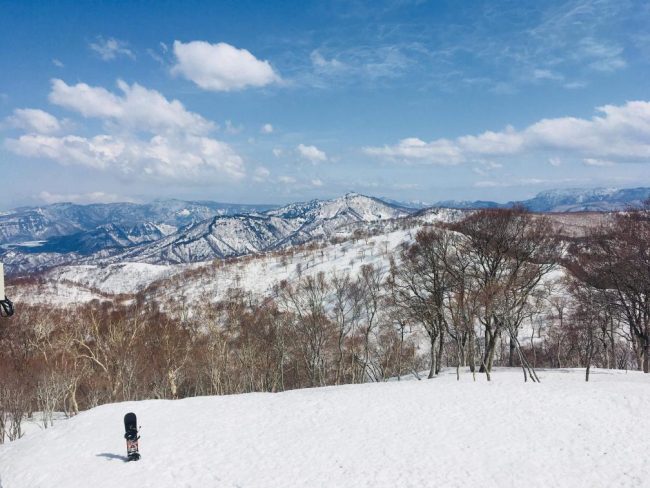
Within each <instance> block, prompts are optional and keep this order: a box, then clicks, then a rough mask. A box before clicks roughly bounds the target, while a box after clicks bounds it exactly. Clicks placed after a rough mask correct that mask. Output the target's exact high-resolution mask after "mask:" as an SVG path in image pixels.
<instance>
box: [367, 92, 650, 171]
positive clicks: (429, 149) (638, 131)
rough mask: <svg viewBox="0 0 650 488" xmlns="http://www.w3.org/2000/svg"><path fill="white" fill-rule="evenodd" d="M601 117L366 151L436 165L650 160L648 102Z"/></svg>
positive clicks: (611, 109)
mask: <svg viewBox="0 0 650 488" xmlns="http://www.w3.org/2000/svg"><path fill="white" fill-rule="evenodd" d="M597 113H598V115H596V116H594V117H592V118H591V119H581V118H576V117H559V118H553V119H542V120H540V121H539V122H536V123H534V124H532V125H530V126H528V127H526V128H525V129H523V130H520V131H517V130H515V129H514V128H513V127H507V128H506V129H504V130H503V131H499V132H492V131H486V132H483V133H482V134H479V135H466V136H462V137H458V138H456V139H436V140H434V141H431V142H425V141H423V140H421V139H419V138H415V137H412V138H407V139H402V140H401V141H399V142H398V143H397V144H395V145H392V146H391V145H385V146H381V147H365V148H363V151H364V152H365V153H366V154H368V155H371V156H375V157H380V158H384V159H387V160H391V161H396V162H402V163H409V164H413V163H422V164H435V165H455V164H460V163H464V162H473V161H483V160H485V159H490V158H501V157H508V156H515V155H521V154H535V153H549V154H556V153H557V154H559V155H566V154H569V155H571V156H574V157H579V158H583V160H584V161H585V163H586V164H588V165H589V164H590V165H594V163H593V161H605V160H606V161H608V162H609V161H616V162H650V102H646V101H632V102H627V103H626V104H624V105H620V106H617V105H605V106H602V107H598V108H597ZM556 160H557V159H554V161H556Z"/></svg>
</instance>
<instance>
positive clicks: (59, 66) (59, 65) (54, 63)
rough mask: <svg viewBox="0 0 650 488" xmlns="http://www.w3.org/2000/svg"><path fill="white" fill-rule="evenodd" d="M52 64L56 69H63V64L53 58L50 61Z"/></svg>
mask: <svg viewBox="0 0 650 488" xmlns="http://www.w3.org/2000/svg"><path fill="white" fill-rule="evenodd" d="M52 64H53V65H54V66H56V67H57V68H63V67H65V64H63V63H62V62H61V61H60V60H58V59H56V58H53V59H52Z"/></svg>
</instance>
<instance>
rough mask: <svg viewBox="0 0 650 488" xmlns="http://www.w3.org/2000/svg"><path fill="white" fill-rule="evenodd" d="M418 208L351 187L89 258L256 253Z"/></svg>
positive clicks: (184, 259) (157, 259) (182, 259)
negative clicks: (324, 197) (333, 194)
mask: <svg viewBox="0 0 650 488" xmlns="http://www.w3.org/2000/svg"><path fill="white" fill-rule="evenodd" d="M411 212H412V210H410V209H406V208H403V207H397V206H394V205H389V204H386V203H384V202H382V201H381V200H377V199H375V198H372V197H366V196H363V195H358V194H356V193H350V194H347V195H345V196H344V197H341V198H337V199H334V200H324V201H321V200H313V201H311V202H306V203H297V204H292V205H288V206H286V207H283V208H281V209H277V210H271V211H268V212H265V213H263V214H246V215H234V216H219V217H214V218H212V219H209V220H206V221H203V222H199V223H198V224H195V225H193V226H191V227H188V228H184V229H182V230H181V231H179V232H177V233H175V234H172V235H170V236H168V237H166V238H164V239H161V240H159V241H156V242H153V243H150V244H144V245H140V246H135V247H133V248H131V249H129V250H127V251H125V252H124V253H120V254H117V255H115V256H111V257H109V258H102V259H99V260H98V259H96V258H91V259H87V260H86V261H85V262H87V263H101V264H109V263H117V262H124V261H137V262H145V263H154V264H160V263H191V262H198V261H205V260H208V259H213V258H224V257H232V256H242V255H246V254H255V253H259V252H261V251H267V250H272V249H279V248H283V247H288V246H292V245H296V244H302V243H305V242H307V241H309V240H312V239H316V238H321V237H328V236H330V235H332V234H333V233H334V232H335V231H336V230H337V229H340V228H341V227H342V226H345V225H349V224H354V223H359V222H374V221H384V220H390V219H396V218H400V217H406V216H408V215H409V214H410V213H411Z"/></svg>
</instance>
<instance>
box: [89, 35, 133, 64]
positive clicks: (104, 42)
mask: <svg viewBox="0 0 650 488" xmlns="http://www.w3.org/2000/svg"><path fill="white" fill-rule="evenodd" d="M127 46H128V44H127V43H126V42H124V41H120V40H117V39H114V38H112V37H109V38H108V39H104V38H103V37H102V36H98V37H97V40H96V42H91V43H90V44H89V45H88V47H90V49H91V50H92V51H94V52H95V53H96V54H97V55H99V57H100V58H101V59H103V60H104V61H111V60H113V59H115V58H117V57H118V56H126V57H128V58H131V59H135V54H133V51H131V50H130V49H129V48H128V47H127Z"/></svg>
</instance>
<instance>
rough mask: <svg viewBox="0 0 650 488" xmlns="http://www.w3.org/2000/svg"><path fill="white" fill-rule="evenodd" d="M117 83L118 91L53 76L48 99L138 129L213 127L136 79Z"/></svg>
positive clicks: (197, 129)
mask: <svg viewBox="0 0 650 488" xmlns="http://www.w3.org/2000/svg"><path fill="white" fill-rule="evenodd" d="M117 86H118V88H119V89H120V91H121V92H122V94H121V95H116V94H114V93H112V92H109V91H108V90H106V89H105V88H102V87H93V86H89V85H87V84H86V83H77V84H76V85H68V84H66V83H65V82H64V81H62V80H59V79H53V80H52V90H51V91H50V95H49V100H50V102H52V103H53V104H55V105H59V106H61V107H65V108H67V109H70V110H73V111H75V112H78V113H80V114H81V115H83V116H84V117H97V118H100V119H105V120H110V121H112V122H115V123H118V124H120V125H123V126H125V127H127V128H130V129H135V130H140V131H141V130H145V131H149V132H158V131H164V130H182V131H187V132H191V133H194V134H203V133H206V132H209V131H210V130H212V129H214V124H213V123H212V122H210V121H208V120H206V119H204V118H203V117H201V116H200V115H198V114H196V113H193V112H190V111H188V110H186V109H185V107H184V106H183V104H182V103H181V102H179V101H178V100H172V101H169V100H167V99H166V98H165V97H164V96H163V95H162V94H161V93H159V92H157V91H156V90H150V89H147V88H145V87H143V86H141V85H138V84H137V83H134V84H133V85H129V84H127V83H125V82H124V81H121V80H118V82H117Z"/></svg>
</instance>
